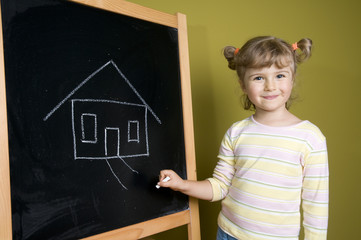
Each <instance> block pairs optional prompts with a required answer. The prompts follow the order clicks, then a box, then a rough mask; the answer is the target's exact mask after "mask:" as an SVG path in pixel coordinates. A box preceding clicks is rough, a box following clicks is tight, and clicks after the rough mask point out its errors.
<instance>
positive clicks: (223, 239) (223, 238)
mask: <svg viewBox="0 0 361 240" xmlns="http://www.w3.org/2000/svg"><path fill="white" fill-rule="evenodd" d="M217 240H237V239H236V238H234V237H231V236H229V235H228V234H227V233H225V232H224V231H223V230H222V229H221V228H220V227H218V232H217Z"/></svg>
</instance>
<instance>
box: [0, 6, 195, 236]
mask: <svg viewBox="0 0 361 240" xmlns="http://www.w3.org/2000/svg"><path fill="white" fill-rule="evenodd" d="M70 1H72V2H75V3H79V4H83V5H86V6H89V7H95V8H99V9H103V10H106V11H110V12H115V13H117V14H122V15H126V16H130V17H134V18H138V19H142V20H146V21H149V22H154V23H157V24H161V25H165V26H170V27H174V28H177V29H178V41H179V62H180V74H181V89H182V106H183V125H184V139H185V153H186V165H187V177H188V179H190V180H196V163H195V147H194V132H193V116H192V99H191V85H190V68H189V55H188V37H187V23H186V16H185V15H184V14H181V13H177V14H175V15H171V14H167V13H164V12H160V11H157V10H154V9H150V8H147V7H143V6H140V5H137V4H134V3H130V2H127V1H123V0H121V1H119V0H102V1H98V0H70ZM0 15H1V14H0ZM0 24H1V16H0ZM0 46H1V51H0V78H1V80H0V125H1V128H0V136H1V138H0V222H1V224H0V239H12V216H11V194H10V167H9V145H8V128H7V109H6V91H5V69H4V52H3V34H2V28H1V29H0ZM183 225H187V226H188V239H190V240H200V225H199V208H198V201H197V200H196V199H194V198H189V209H188V210H185V211H182V212H178V213H174V214H170V215H167V216H163V217H159V218H156V219H152V220H149V221H145V222H141V223H138V224H134V225H130V226H127V227H124V228H120V229H116V230H112V231H109V232H104V233H100V234H98V235H94V236H91V237H87V238H86V239H88V240H91V239H105V240H110V239H119V238H120V237H121V239H123V240H127V239H140V238H144V237H148V236H151V235H154V234H156V233H159V232H163V231H166V230H170V229H173V228H176V227H179V226H183Z"/></svg>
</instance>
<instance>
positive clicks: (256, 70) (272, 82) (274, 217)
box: [158, 37, 328, 240]
mask: <svg viewBox="0 0 361 240" xmlns="http://www.w3.org/2000/svg"><path fill="white" fill-rule="evenodd" d="M311 46H312V41H311V40H310V39H306V38H305V39H301V40H300V41H298V42H296V43H294V44H292V45H290V44H288V43H287V42H285V41H283V40H281V39H278V38H275V37H256V38H253V39H250V40H249V41H248V42H246V44H245V45H244V46H243V47H242V48H240V49H238V48H235V47H230V46H228V47H225V49H224V56H225V57H226V59H227V60H228V66H229V68H231V69H232V70H236V72H237V75H238V78H239V83H240V85H241V88H242V90H243V92H244V98H243V99H244V101H243V102H244V108H245V109H250V110H255V113H254V115H252V116H250V117H248V118H246V119H244V120H242V121H239V122H236V123H234V124H233V125H232V126H231V127H230V128H229V129H228V131H227V132H226V134H225V136H224V138H223V140H222V143H221V146H220V150H219V155H218V158H219V161H218V163H217V166H216V167H215V170H214V173H213V177H212V178H209V179H206V180H203V181H189V180H183V179H181V178H180V177H179V176H178V175H177V174H176V173H175V172H174V171H172V170H163V171H161V173H160V182H159V183H158V184H159V185H160V186H161V187H169V188H171V189H173V190H176V191H180V192H182V193H184V194H187V195H189V196H192V197H196V198H199V199H204V200H209V201H218V200H222V210H221V212H220V214H219V217H218V226H219V229H218V233H217V240H223V239H241V240H261V239H273V240H280V239H284V240H286V239H287V240H290V239H298V236H299V232H300V221H301V220H300V205H301V199H302V209H303V226H304V229H305V239H307V240H315V239H317V240H319V239H326V237H327V223H328V160H327V148H326V139H325V137H324V136H323V134H322V133H321V131H320V130H319V129H318V128H317V127H316V126H315V125H314V124H312V123H311V122H309V121H307V120H300V119H299V118H297V117H296V116H295V115H293V114H292V113H290V112H289V111H288V108H289V106H290V104H291V101H292V100H293V96H292V89H293V86H294V83H295V74H296V68H297V64H299V63H301V62H303V61H305V60H307V59H308V58H309V57H310V55H311ZM166 176H168V177H170V179H171V180H170V181H168V182H162V181H161V180H163V179H164V178H165V177H166Z"/></svg>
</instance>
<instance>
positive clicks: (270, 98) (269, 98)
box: [263, 95, 278, 100]
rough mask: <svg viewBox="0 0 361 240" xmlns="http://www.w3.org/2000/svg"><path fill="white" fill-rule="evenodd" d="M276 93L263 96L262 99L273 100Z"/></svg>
mask: <svg viewBox="0 0 361 240" xmlns="http://www.w3.org/2000/svg"><path fill="white" fill-rule="evenodd" d="M277 97H278V95H272V96H263V98H264V99H267V100H273V99H275V98H277Z"/></svg>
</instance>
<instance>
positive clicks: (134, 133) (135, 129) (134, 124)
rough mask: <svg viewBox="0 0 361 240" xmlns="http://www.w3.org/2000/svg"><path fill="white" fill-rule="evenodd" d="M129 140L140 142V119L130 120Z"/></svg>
mask: <svg viewBox="0 0 361 240" xmlns="http://www.w3.org/2000/svg"><path fill="white" fill-rule="evenodd" d="M128 142H138V143H139V121H131V120H130V121H128Z"/></svg>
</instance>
